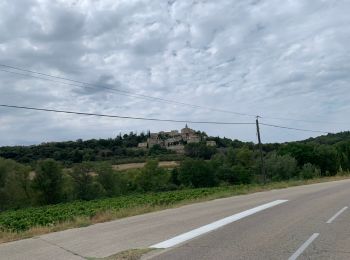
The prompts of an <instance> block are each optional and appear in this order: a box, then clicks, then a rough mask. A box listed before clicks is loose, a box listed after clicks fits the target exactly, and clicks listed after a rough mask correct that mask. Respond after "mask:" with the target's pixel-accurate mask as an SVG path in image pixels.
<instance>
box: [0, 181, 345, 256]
mask: <svg viewBox="0 0 350 260" xmlns="http://www.w3.org/2000/svg"><path fill="white" fill-rule="evenodd" d="M348 207H350V180H344V181H336V182H328V183H321V184H313V185H308V186H299V187H293V188H287V189H282V190H273V191H267V192H259V193H255V194H250V195H242V196H235V197H231V198H225V199H219V200H214V201H209V202H204V203H197V204H193V205H188V206H183V207H180V208H175V209H169V210H163V211H159V212H154V213H149V214H144V215H140V216H135V217H130V218H125V219H121V220H116V221H112V222H107V223H102V224H96V225H93V226H89V227H85V228H77V229H71V230H66V231H62V232H57V233H51V234H48V235H43V236H40V237H36V238H32V239H25V240H21V241H15V242H10V243H6V244H1V245H0V259H38V260H40V259H50V260H54V259H84V258H86V257H105V256H109V255H112V254H115V253H117V252H120V251H123V250H126V249H131V248H147V247H154V248H159V249H158V250H156V251H153V252H152V253H151V254H149V255H147V256H146V257H145V258H147V259H157V260H158V259H170V260H171V259H290V260H295V259H350V209H349V208H348ZM161 248H162V249H161Z"/></svg>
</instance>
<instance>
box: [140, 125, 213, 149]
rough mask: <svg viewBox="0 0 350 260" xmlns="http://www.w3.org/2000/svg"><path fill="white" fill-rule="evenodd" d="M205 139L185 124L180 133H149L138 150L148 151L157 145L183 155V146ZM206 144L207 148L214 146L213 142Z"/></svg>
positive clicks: (174, 131) (172, 131)
mask: <svg viewBox="0 0 350 260" xmlns="http://www.w3.org/2000/svg"><path fill="white" fill-rule="evenodd" d="M205 139H206V137H203V136H201V135H200V134H199V133H198V132H196V131H195V130H193V129H191V128H189V127H188V126H187V124H186V126H185V128H182V129H181V131H180V132H179V131H178V130H171V131H170V132H164V131H161V132H159V133H150V134H149V136H148V138H147V142H143V143H139V144H138V148H143V149H149V148H151V147H153V146H154V145H159V146H161V147H163V148H166V149H168V150H172V151H175V152H177V153H183V152H184V145H185V144H189V143H199V142H201V141H205ZM206 144H207V146H216V143H215V141H206Z"/></svg>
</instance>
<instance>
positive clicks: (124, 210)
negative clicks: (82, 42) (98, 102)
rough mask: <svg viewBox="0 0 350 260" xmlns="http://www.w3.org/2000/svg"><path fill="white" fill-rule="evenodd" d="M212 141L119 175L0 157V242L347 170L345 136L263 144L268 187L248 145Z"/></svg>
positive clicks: (109, 166) (92, 166) (85, 164)
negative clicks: (173, 162)
mask: <svg viewBox="0 0 350 260" xmlns="http://www.w3.org/2000/svg"><path fill="white" fill-rule="evenodd" d="M213 139H215V141H216V142H217V144H218V146H219V147H218V148H213V147H206V146H205V145H203V144H202V143H199V144H189V145H187V146H186V147H185V155H183V159H182V160H181V161H179V165H178V166H176V167H175V168H172V169H166V168H162V167H159V161H158V160H148V161H147V163H146V164H145V165H144V167H143V168H140V169H130V170H124V171H122V172H121V171H119V170H116V169H115V167H113V161H112V160H108V161H89V160H87V161H82V162H77V163H70V164H69V167H68V166H67V163H66V162H64V161H57V160H55V159H53V158H50V156H49V154H50V153H49V152H48V154H47V158H48V159H40V160H36V161H30V162H28V163H23V162H22V163H20V162H18V161H20V160H17V161H15V160H12V159H4V158H0V241H2V242H4V241H9V240H13V239H18V238H23V237H29V236H33V235H37V234H41V233H46V232H50V231H57V230H63V229H67V228H71V227H77V226H85V225H89V224H92V223H97V222H103V221H108V220H112V219H116V218H121V217H126V216H131V215H136V214H141V213H145V212H150V211H154V210H159V209H164V208H169V207H174V206H179V205H183V204H187V203H190V202H194V201H204V200H209V199H215V198H222V197H227V196H232V195H238V194H246V193H251V192H256V191H262V190H269V189H276V188H284V187H289V186H294V185H302V184H307V183H313V182H321V181H329V180H334V179H338V178H344V177H342V176H347V175H348V174H349V171H350V133H349V132H347V133H340V134H338V135H328V136H323V137H319V138H316V139H309V140H306V141H303V142H291V143H285V144H267V145H264V162H265V163H264V169H263V171H264V172H265V174H266V177H267V184H263V183H262V176H261V173H260V172H261V171H260V164H259V153H258V152H257V150H256V147H255V146H254V145H253V144H251V143H242V142H239V141H232V140H230V139H226V138H224V139H221V138H213ZM79 142H80V141H79ZM58 144H60V143H57V144H56V145H58ZM6 149H7V150H9V149H10V148H6ZM16 149H18V148H16ZM25 149H27V148H25ZM40 149H42V148H40ZM157 149H158V148H157ZM17 159H18V158H17Z"/></svg>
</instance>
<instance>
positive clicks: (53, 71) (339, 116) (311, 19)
mask: <svg viewBox="0 0 350 260" xmlns="http://www.w3.org/2000/svg"><path fill="white" fill-rule="evenodd" d="M349 13H350V1H348V0H318V1H305V0H293V1H292V0H285V1H280V0H235V1H232V0H216V1H209V0H208V1H206V0H168V1H166V0H103V1H99V0H90V1H88V0H80V1H79V0H76V1H69V0H60V1H59V0H57V1H53V0H0V64H2V65H9V66H15V67H19V68H23V69H26V70H32V71H36V72H41V73H45V74H50V75H54V76H58V77H65V78H69V79H73V80H76V81H82V82H88V83H90V84H92V85H93V86H94V88H89V87H88V86H91V85H80V84H71V83H72V82H68V81H63V80H59V79H55V81H60V82H62V81H63V82H64V83H65V84H62V83H59V82H52V81H48V80H44V79H39V78H33V77H31V76H30V75H32V76H33V75H34V74H31V73H26V72H23V71H17V70H14V69H10V68H6V67H2V66H0V104H7V105H19V106H31V107H39V108H49V109H62V110H72V111H78V112H88V113H103V114H112V115H121V116H133V117H152V118H161V119H174V120H192V121H223V122H249V123H254V122H255V118H254V115H259V116H261V117H262V118H261V119H260V121H261V122H264V123H267V124H275V125H281V126H287V127H294V128H303V129H313V130H321V131H325V132H339V131H345V130H349V125H350V117H349V112H350V85H349V81H350V73H349V71H350V26H349V24H350V16H349ZM4 70H6V71H7V72H5V71H4ZM16 73H17V74H16ZM18 73H20V74H22V75H20V74H18ZM23 74H25V75H23ZM28 74H29V75H28ZM36 76H40V77H44V78H47V77H45V76H43V75H38V74H36ZM67 83H68V84H67ZM69 84H71V85H69ZM111 88H114V89H118V90H122V91H128V92H129V93H135V94H138V95H148V96H152V97H157V98H163V99H168V100H174V101H177V102H182V103H186V104H191V105H198V106H201V107H204V108H194V107H191V106H186V105H179V104H174V103H172V104H169V103H165V102H155V101H154V100H150V99H141V98H136V97H134V96H133V97H131V96H126V95H120V92H119V93H118V92H116V91H113V90H111ZM208 107H209V108H215V109H218V110H227V111H232V112H235V113H243V114H249V115H253V116H239V115H237V114H233V113H223V112H219V111H215V110H210V109H206V108H208ZM276 117H277V118H283V120H282V119H272V118H276ZM285 119H297V120H302V121H296V120H285ZM183 127H184V123H164V122H150V121H138V120H125V119H115V118H113V119H111V118H100V117H85V116H77V115H66V114H56V113H48V112H38V111H26V110H18V109H10V108H1V107H0V146H4V145H30V144H38V143H42V142H50V141H62V140H76V139H79V138H81V139H84V140H85V139H91V138H96V139H99V138H110V137H112V138H113V137H115V136H116V135H118V134H119V133H128V132H130V131H133V132H137V133H140V132H142V131H148V130H150V131H151V132H157V131H161V130H171V129H181V128H183ZM189 127H191V128H194V129H196V130H201V131H205V132H207V134H208V135H211V136H221V137H224V136H225V137H229V138H232V139H239V140H243V141H254V142H256V139H257V138H256V129H255V126H254V125H212V124H205V125H199V124H189ZM261 135H262V141H263V142H285V141H293V140H302V139H305V138H308V137H310V136H317V135H320V134H319V133H313V132H301V131H294V130H288V129H281V128H272V127H268V126H261Z"/></svg>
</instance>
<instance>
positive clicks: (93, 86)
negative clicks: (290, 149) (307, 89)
mask: <svg viewBox="0 0 350 260" xmlns="http://www.w3.org/2000/svg"><path fill="white" fill-rule="evenodd" d="M0 66H1V67H5V68H8V69H12V70H18V71H23V72H27V73H33V74H37V75H42V76H46V77H49V78H55V79H59V80H65V81H70V82H74V84H73V83H68V82H62V81H58V80H52V79H49V78H44V77H39V76H35V75H32V74H24V73H19V72H15V71H8V70H4V69H0V71H3V72H7V73H11V74H15V75H21V76H27V77H33V78H37V79H41V80H46V81H50V82H55V83H59V84H64V85H68V86H75V87H81V88H88V89H98V90H100V89H106V90H108V91H113V92H116V93H117V94H118V95H122V96H128V97H133V98H139V99H144V100H151V101H156V102H162V103H167V104H175V105H182V106H187V107H192V108H197V109H205V110H211V111H216V112H221V113H228V114H234V115H238V116H248V117H256V116H257V115H253V114H248V113H240V112H234V111H230V110H224V109H217V108H213V107H205V106H200V105H195V104H188V103H184V102H179V101H175V100H170V99H165V98H159V97H154V96H149V95H143V94H137V93H133V92H131V91H127V90H121V89H117V88H112V87H107V86H100V85H96V84H92V83H88V82H83V81H79V80H74V79H70V78H66V77H60V76H54V75H50V74H47V73H42V72H37V71H33V70H28V69H23V68H20V67H16V66H10V65H6V64H0ZM259 118H263V119H272V120H283V121H295V122H304V123H328V124H329V123H332V124H346V123H345V122H326V121H318V120H305V119H295V118H290V117H288V118H286V117H269V116H259ZM320 132H322V131H320Z"/></svg>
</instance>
